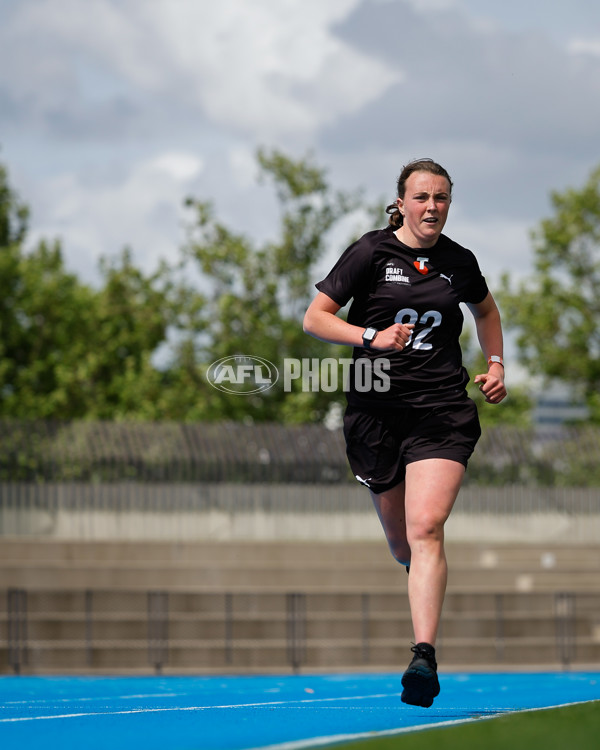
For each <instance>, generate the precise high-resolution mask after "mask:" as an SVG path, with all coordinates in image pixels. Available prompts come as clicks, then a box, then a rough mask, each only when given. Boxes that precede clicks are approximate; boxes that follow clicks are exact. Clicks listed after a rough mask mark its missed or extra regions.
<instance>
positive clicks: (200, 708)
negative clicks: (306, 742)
mask: <svg viewBox="0 0 600 750" xmlns="http://www.w3.org/2000/svg"><path fill="white" fill-rule="evenodd" d="M399 696H400V693H375V694H374V695H343V696H335V697H331V698H302V699H299V700H287V701H268V702H263V703H232V704H225V705H222V706H212V705H208V706H173V707H166V708H132V709H128V710H124V711H90V712H81V713H72V714H54V715H49V716H15V717H11V718H0V723H5V724H6V723H9V722H17V721H50V720H53V719H74V718H81V717H83V716H125V715H127V714H143V713H148V714H151V713H165V712H176V711H210V710H214V709H232V708H260V707H262V706H286V707H292V706H298V705H304V704H308V703H331V702H332V701H360V700H370V699H372V698H397V697H399Z"/></svg>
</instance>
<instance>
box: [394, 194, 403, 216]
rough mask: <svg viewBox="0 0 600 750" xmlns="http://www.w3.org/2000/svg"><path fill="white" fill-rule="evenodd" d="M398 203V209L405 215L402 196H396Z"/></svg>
mask: <svg viewBox="0 0 600 750" xmlns="http://www.w3.org/2000/svg"><path fill="white" fill-rule="evenodd" d="M396 205H397V206H398V210H399V211H400V213H401V214H402V216H404V201H403V200H402V198H396Z"/></svg>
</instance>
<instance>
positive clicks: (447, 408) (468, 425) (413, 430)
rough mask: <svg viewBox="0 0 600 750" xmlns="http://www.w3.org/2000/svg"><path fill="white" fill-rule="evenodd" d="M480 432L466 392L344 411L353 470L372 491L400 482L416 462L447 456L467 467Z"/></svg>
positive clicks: (360, 480)
mask: <svg viewBox="0 0 600 750" xmlns="http://www.w3.org/2000/svg"><path fill="white" fill-rule="evenodd" d="M480 436H481V427H480V426H479V416H478V414H477V407H476V406H475V403H474V402H473V401H471V399H470V398H468V397H467V396H465V397H464V398H461V399H460V400H457V401H456V402H451V403H448V404H443V405H437V406H432V407H423V406H404V407H400V408H394V409H388V410H386V411H382V410H376V409H373V410H372V409H369V410H367V409H362V408H358V407H354V406H348V407H347V409H346V413H345V415H344V437H345V438H346V455H347V456H348V461H349V463H350V468H351V469H352V473H353V474H354V476H355V477H356V479H357V480H358V481H359V482H362V483H363V484H364V485H366V486H367V487H368V488H369V489H370V490H372V491H373V492H375V493H376V494H379V493H381V492H385V491H386V490H389V489H391V488H392V487H395V486H396V485H397V484H400V482H402V481H403V480H404V475H405V473H406V465H407V464H410V463H413V462H414V461H422V460H423V459H426V458H446V459H450V460H451V461H458V462H459V463H461V464H463V465H464V466H466V465H467V462H468V460H469V458H470V457H471V454H472V453H473V451H474V450H475V445H476V444H477V441H478V440H479V437H480Z"/></svg>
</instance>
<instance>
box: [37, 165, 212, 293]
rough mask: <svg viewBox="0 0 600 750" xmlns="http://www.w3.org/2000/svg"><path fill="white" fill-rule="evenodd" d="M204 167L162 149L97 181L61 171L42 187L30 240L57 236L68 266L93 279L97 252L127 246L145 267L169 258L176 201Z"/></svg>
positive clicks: (174, 242)
mask: <svg viewBox="0 0 600 750" xmlns="http://www.w3.org/2000/svg"><path fill="white" fill-rule="evenodd" d="M202 169H203V165H202V162H201V161H200V160H199V159H198V158H197V157H196V156H195V155H193V154H187V153H182V152H174V151H171V152H165V153H161V154H157V155H156V156H154V157H152V158H149V159H146V160H144V161H141V162H139V163H137V164H135V165H134V166H133V167H131V168H130V169H129V171H128V172H127V174H126V175H125V178H124V179H123V180H122V181H120V182H116V183H115V181H111V182H110V184H109V183H104V184H100V185H99V184H97V183H95V182H90V181H89V180H86V179H84V178H83V177H82V175H81V174H77V173H65V174H62V175H59V176H57V177H55V178H52V179H50V180H48V182H47V183H46V184H44V185H43V186H42V189H41V192H43V194H44V196H45V198H44V201H43V203H42V204H41V205H40V206H39V209H40V215H39V216H38V217H37V221H36V227H35V231H34V232H33V233H32V237H31V239H32V241H33V242H35V241H36V240H38V239H40V238H42V237H45V238H50V237H59V238H60V239H61V241H62V246H63V251H64V255H65V258H66V261H67V266H68V267H69V268H70V269H71V270H74V271H76V272H77V273H80V274H82V275H83V276H84V277H85V278H86V280H88V281H94V280H95V276H96V268H97V262H98V260H99V258H100V257H101V256H106V255H115V254H117V253H119V252H120V251H121V250H122V249H123V247H124V246H130V247H131V248H132V250H133V255H134V258H135V261H136V263H137V264H138V265H139V266H140V267H141V268H143V269H144V270H145V271H147V272H148V271H151V270H153V269H155V268H156V264H157V262H158V261H159V260H160V259H162V258H169V257H171V258H172V256H173V253H174V250H176V248H177V246H178V244H179V243H180V242H181V235H180V230H181V221H182V214H181V203H182V198H183V196H184V195H185V193H186V191H187V190H188V189H189V186H190V184H191V182H192V181H193V180H194V179H195V178H197V177H198V175H199V174H200V173H201V171H202Z"/></svg>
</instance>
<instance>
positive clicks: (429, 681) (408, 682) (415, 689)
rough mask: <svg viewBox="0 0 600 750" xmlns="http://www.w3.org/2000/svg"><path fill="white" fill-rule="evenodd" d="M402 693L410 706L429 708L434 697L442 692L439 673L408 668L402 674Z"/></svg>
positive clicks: (404, 700) (401, 697) (404, 701)
mask: <svg viewBox="0 0 600 750" xmlns="http://www.w3.org/2000/svg"><path fill="white" fill-rule="evenodd" d="M402 687H403V688H404V690H403V691H402V695H401V696H400V699H401V701H402V702H403V703H407V704H408V705H410V706H421V707H422V708H429V707H430V706H431V705H433V699H434V698H435V697H436V696H437V695H439V694H440V684H439V682H438V679H437V675H436V674H435V672H433V671H432V670H429V669H428V670H425V669H419V668H418V667H416V668H413V669H410V668H409V669H407V670H406V672H405V673H404V675H403V676H402Z"/></svg>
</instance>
